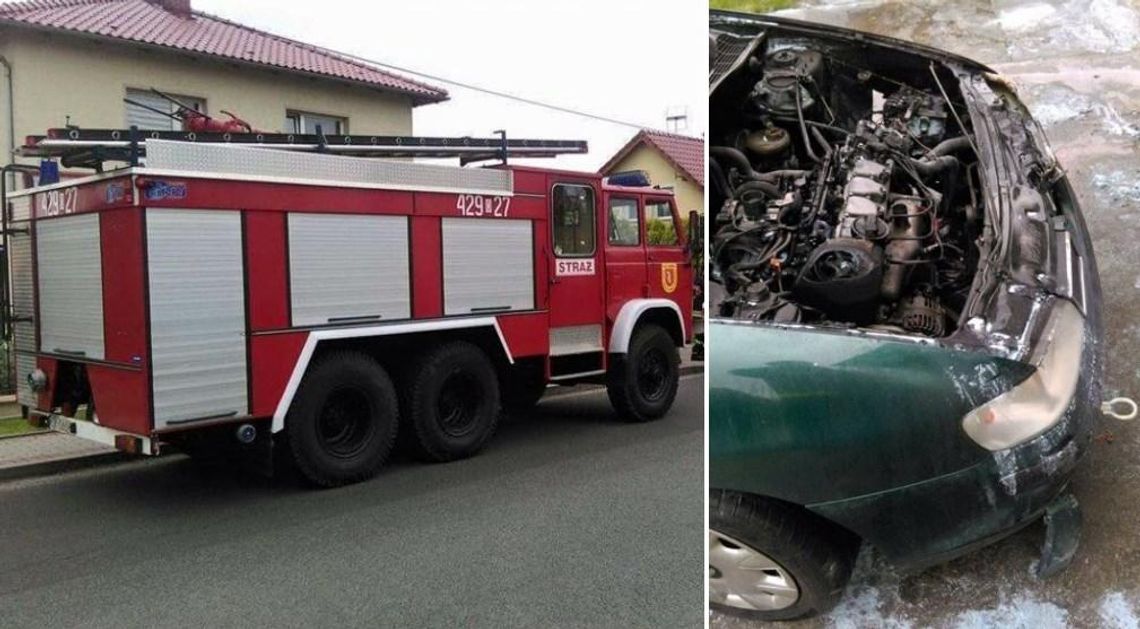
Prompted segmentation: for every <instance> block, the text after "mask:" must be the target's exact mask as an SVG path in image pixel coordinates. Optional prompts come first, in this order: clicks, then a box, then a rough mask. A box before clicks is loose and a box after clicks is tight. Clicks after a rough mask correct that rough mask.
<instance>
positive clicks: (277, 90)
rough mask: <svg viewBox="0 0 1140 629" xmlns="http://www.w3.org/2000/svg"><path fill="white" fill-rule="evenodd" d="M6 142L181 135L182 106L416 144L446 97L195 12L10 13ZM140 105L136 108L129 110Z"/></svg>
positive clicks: (120, 5) (4, 7)
mask: <svg viewBox="0 0 1140 629" xmlns="http://www.w3.org/2000/svg"><path fill="white" fill-rule="evenodd" d="M0 72H3V75H2V76H0V116H2V117H0V142H2V146H3V153H4V158H3V159H0V163H7V162H8V161H9V159H10V157H9V156H10V149H11V148H12V147H13V146H16V145H18V144H20V143H22V139H23V138H24V137H25V136H27V135H31V134H37V133H43V132H44V130H46V129H48V128H50V127H62V126H64V125H66V124H72V125H78V126H80V127H84V128H92V129H95V128H125V127H128V126H130V125H138V126H139V127H140V128H144V129H164V130H178V129H179V128H180V123H179V122H177V121H175V120H172V119H171V118H170V117H168V116H166V115H164V113H171V112H173V111H175V109H176V107H177V105H174V104H173V103H171V102H169V101H168V100H165V99H163V98H162V97H160V96H158V95H157V94H155V93H153V92H152V91H151V90H152V88H153V89H157V90H160V91H161V92H163V93H165V94H168V95H171V96H173V97H174V98H175V100H177V101H178V102H179V103H182V104H183V105H185V106H188V107H193V108H195V109H199V110H201V111H203V112H205V113H206V114H208V115H211V116H214V117H219V118H225V116H224V114H222V110H226V111H231V112H234V113H235V114H238V115H239V116H241V117H242V118H243V119H245V120H247V121H248V122H249V123H251V124H252V125H253V126H254V127H255V128H257V129H258V130H262V131H267V132H302V133H312V132H314V131H315V129H316V126H317V125H321V130H322V131H324V132H325V133H328V134H344V133H352V134H362V135H372V134H376V135H410V134H412V110H413V108H415V107H417V106H420V105H426V104H430V103H437V102H440V101H443V100H446V99H447V92H446V91H444V90H443V89H441V88H439V87H436V86H433V85H428V84H425V83H422V82H419V81H415V80H412V79H410V78H408V77H405V76H401V75H399V74H397V73H393V72H389V71H387V70H384V69H383V68H379V67H376V66H373V65H370V64H367V63H364V62H361V61H359V60H356V59H353V58H351V57H349V56H348V55H344V54H339V53H337V52H334V51H331V50H328V49H325V48H320V47H318V46H313V45H309V44H306V43H303V42H299V41H295V40H291V39H287V38H285V37H279V36H277V35H273V34H271V33H267V32H264V31H261V30H257V29H254V28H250V27H248V26H245V25H242V24H238V23H235V22H232V21H229V20H224V19H222V18H219V17H215V16H213V15H209V14H206V13H202V12H200V11H196V10H194V8H193V7H192V6H191V0H19V1H16V2H3V3H0ZM126 101H131V102H126Z"/></svg>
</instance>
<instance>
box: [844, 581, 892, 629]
mask: <svg viewBox="0 0 1140 629" xmlns="http://www.w3.org/2000/svg"><path fill="white" fill-rule="evenodd" d="M827 626H828V627H830V628H832V629H879V628H883V629H910V628H911V627H913V624H911V622H910V621H908V620H906V619H903V618H894V617H885V616H884V615H883V593H882V591H881V590H880V589H879V588H877V587H872V586H869V585H856V586H852V587H850V588H848V590H847V592H846V594H844V596H843V600H842V601H840V603H839V605H837V606H836V607H835V609H833V610H831V612H830V613H829V614H828V615H827Z"/></svg>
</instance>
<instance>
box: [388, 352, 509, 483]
mask: <svg viewBox="0 0 1140 629" xmlns="http://www.w3.org/2000/svg"><path fill="white" fill-rule="evenodd" d="M408 411H409V413H408V415H409V419H410V421H411V429H412V433H413V438H412V439H411V442H412V443H411V445H412V448H413V450H415V452H416V454H418V455H419V456H420V458H422V459H425V460H428V461H438V462H443V461H454V460H456V459H462V458H465V457H469V456H471V455H473V454H475V453H476V452H478V451H479V450H481V449H482V448H483V446H484V445H485V444H486V443H487V440H488V439H490V438H491V435H493V434H494V433H495V428H496V427H497V426H498V425H499V379H498V376H496V375H495V368H494V366H493V365H491V361H490V360H488V358H487V355H486V354H485V353H483V350H481V349H479V348H478V347H476V346H475V345H472V344H471V343H467V342H464V341H458V342H455V343H448V344H446V345H441V346H439V347H436V348H435V349H433V350H431V351H430V352H428V354H427V355H426V356H424V357H423V358H422V359H421V360H420V361H419V364H417V365H416V366H415V367H414V368H413V373H412V386H411V391H410V393H409V396H408Z"/></svg>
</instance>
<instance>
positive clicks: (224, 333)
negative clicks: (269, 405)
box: [146, 209, 248, 428]
mask: <svg viewBox="0 0 1140 629" xmlns="http://www.w3.org/2000/svg"><path fill="white" fill-rule="evenodd" d="M146 238H147V261H148V268H149V273H148V281H149V286H150V326H151V366H152V367H151V368H152V372H153V376H154V381H153V387H154V426H155V428H162V427H164V426H167V425H169V424H174V423H180V422H183V421H187V420H194V419H207V418H211V417H222V416H227V415H245V414H247V413H248V397H247V389H246V359H247V358H246V343H245V284H244V281H243V277H244V274H245V265H244V261H243V258H242V243H241V214H240V213H239V212H235V211H209V210H168V209H162V210H147V213H146Z"/></svg>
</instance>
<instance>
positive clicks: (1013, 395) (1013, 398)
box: [962, 300, 1085, 450]
mask: <svg viewBox="0 0 1140 629" xmlns="http://www.w3.org/2000/svg"><path fill="white" fill-rule="evenodd" d="M1084 339H1085V320H1084V317H1083V316H1081V313H1080V311H1078V310H1077V307H1076V306H1074V305H1073V304H1072V303H1071V302H1068V301H1064V300H1057V302H1056V303H1055V304H1054V306H1053V311H1052V313H1050V315H1049V320H1048V321H1047V322H1046V324H1045V330H1044V331H1043V333H1042V336H1041V339H1040V341H1038V343H1037V346H1036V348H1035V349H1034V353H1033V355H1032V356H1031V357H1030V363H1031V364H1033V366H1034V367H1036V371H1034V372H1033V374H1032V375H1030V376H1029V377H1028V378H1026V379H1025V380H1024V381H1022V382H1021V383H1020V384H1018V385H1017V386H1015V387H1013V388H1012V389H1010V390H1009V391H1007V392H1005V393H1003V394H1001V395H999V396H997V397H996V398H994V399H992V400H990V401H989V402H986V403H985V404H983V405H981V406H979V407H978V408H975V409H974V410H972V411H970V412H969V413H967V414H966V416H965V417H963V418H962V429H963V430H965V431H966V434H967V435H969V436H970V438H971V439H973V440H974V441H976V442H977V443H978V445H980V446H982V447H983V448H985V449H987V450H1004V449H1006V448H1011V447H1013V446H1015V445H1017V444H1019V443H1023V442H1025V441H1026V440H1029V439H1032V438H1034V437H1036V436H1037V435H1040V434H1041V433H1043V432H1045V431H1046V430H1049V429H1050V428H1052V427H1053V426H1055V425H1056V424H1057V422H1058V421H1060V419H1061V415H1063V414H1064V413H1065V409H1066V408H1068V407H1069V403H1070V402H1071V401H1072V399H1073V394H1074V393H1076V390H1077V379H1078V378H1079V377H1080V369H1081V346H1082V344H1083V343H1084Z"/></svg>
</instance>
